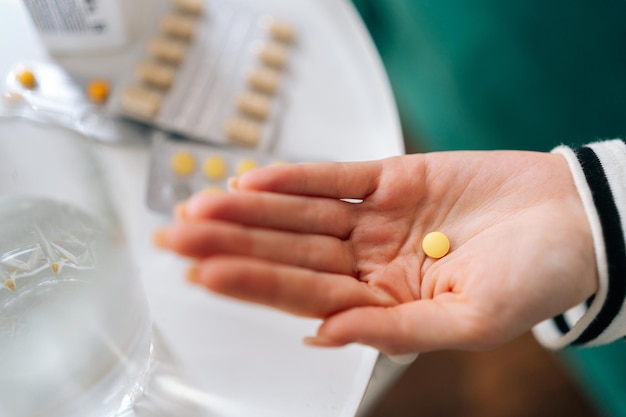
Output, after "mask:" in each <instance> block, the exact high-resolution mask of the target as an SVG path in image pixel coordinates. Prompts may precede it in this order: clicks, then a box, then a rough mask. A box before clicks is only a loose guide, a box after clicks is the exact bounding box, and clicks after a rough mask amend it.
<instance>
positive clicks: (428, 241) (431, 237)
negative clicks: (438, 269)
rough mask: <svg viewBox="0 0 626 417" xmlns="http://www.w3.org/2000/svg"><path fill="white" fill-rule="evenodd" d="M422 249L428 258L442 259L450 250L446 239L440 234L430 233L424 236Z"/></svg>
mask: <svg viewBox="0 0 626 417" xmlns="http://www.w3.org/2000/svg"><path fill="white" fill-rule="evenodd" d="M422 249H423V250H424V253H425V254H426V255H427V256H428V257H430V258H434V259H439V258H443V257H444V256H446V254H447V253H448V251H449V250H450V241H449V240H448V237H447V236H446V235H444V234H443V233H441V232H430V233H429V234H427V235H426V236H424V240H423V241H422Z"/></svg>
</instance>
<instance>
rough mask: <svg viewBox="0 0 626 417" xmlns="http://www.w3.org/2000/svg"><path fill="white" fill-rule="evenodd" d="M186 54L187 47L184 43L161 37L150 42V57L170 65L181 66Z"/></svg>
mask: <svg viewBox="0 0 626 417" xmlns="http://www.w3.org/2000/svg"><path fill="white" fill-rule="evenodd" d="M186 53H187V45H186V44H185V42H183V41H179V40H176V39H170V38H164V37H159V38H154V39H152V40H150V42H148V55H150V56H151V57H153V58H156V59H159V60H163V61H166V62H168V63H170V64H180V63H181V62H182V60H183V59H184V58H185V54H186Z"/></svg>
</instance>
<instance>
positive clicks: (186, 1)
mask: <svg viewBox="0 0 626 417" xmlns="http://www.w3.org/2000/svg"><path fill="white" fill-rule="evenodd" d="M173 3H174V7H175V8H176V9H178V10H180V11H181V12H184V13H189V14H193V15H199V14H202V10H203V6H202V1H201V0H174V1H173Z"/></svg>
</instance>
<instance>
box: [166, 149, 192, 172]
mask: <svg viewBox="0 0 626 417" xmlns="http://www.w3.org/2000/svg"><path fill="white" fill-rule="evenodd" d="M195 168H196V159H195V158H194V156H193V155H192V154H191V153H189V152H186V151H179V152H176V153H175V154H174V156H172V170H173V171H174V173H176V174H178V175H184V176H186V175H189V174H191V173H192V172H193V170H194V169H195Z"/></svg>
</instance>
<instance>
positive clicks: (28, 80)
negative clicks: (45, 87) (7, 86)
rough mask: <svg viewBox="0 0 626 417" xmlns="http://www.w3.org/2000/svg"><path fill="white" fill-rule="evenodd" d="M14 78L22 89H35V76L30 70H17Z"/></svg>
mask: <svg viewBox="0 0 626 417" xmlns="http://www.w3.org/2000/svg"><path fill="white" fill-rule="evenodd" d="M15 78H16V79H17V81H18V82H19V83H20V84H21V85H22V87H24V88H35V87H36V86H37V78H35V74H34V73H33V72H32V71H30V70H27V69H22V70H19V71H18V72H16V73H15Z"/></svg>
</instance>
